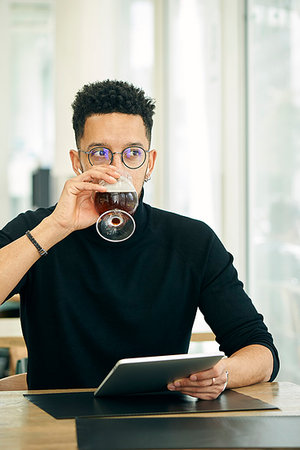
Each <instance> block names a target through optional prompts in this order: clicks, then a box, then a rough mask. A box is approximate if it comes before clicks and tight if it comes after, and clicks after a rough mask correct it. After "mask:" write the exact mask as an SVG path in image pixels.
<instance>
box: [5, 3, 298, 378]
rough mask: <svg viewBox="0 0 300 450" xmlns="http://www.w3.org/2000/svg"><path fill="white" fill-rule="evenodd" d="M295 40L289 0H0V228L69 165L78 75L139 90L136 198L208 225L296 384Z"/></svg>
mask: <svg viewBox="0 0 300 450" xmlns="http://www.w3.org/2000/svg"><path fill="white" fill-rule="evenodd" d="M299 48H300V0H248V1H246V0H57V1H55V0H24V1H22V0H0V52H1V70H0V98H1V102H0V124H1V126H0V142H1V147H0V201H1V214H0V227H1V228H2V227H3V226H4V225H5V224H6V223H7V222H8V221H9V220H11V219H12V218H13V217H15V216H16V215H17V214H19V213H20V212H22V211H24V210H27V209H32V208H36V207H39V206H48V205H50V204H53V203H55V202H56V201H57V200H58V197H59V193H60V191H61V189H62V186H63V184H64V182H65V180H66V179H67V178H69V177H71V176H72V170H71V164H70V162H69V156H68V151H69V150H70V149H71V148H76V146H75V141H74V136H73V130H72V125H71V119H72V110H71V103H72V101H73V99H74V96H75V93H76V92H77V91H78V89H80V88H81V87H82V85H83V84H85V83H88V82H92V81H95V80H103V79H106V78H112V79H122V80H126V81H129V82H132V83H134V84H135V85H137V86H139V87H142V88H143V89H144V90H145V91H146V93H147V94H148V95H149V96H151V97H154V98H155V99H156V115H155V125H154V133H153V142H152V148H156V149H157V150H158V161H157V167H156V173H155V174H154V176H153V177H152V180H151V182H150V183H148V184H147V186H146V188H145V190H146V195H145V198H146V201H147V202H149V203H151V204H152V205H153V206H157V207H161V208H165V209H168V210H171V211H175V212H178V213H180V214H184V215H188V216H191V217H193V218H196V219H201V220H204V221H205V222H206V223H208V224H209V225H210V226H211V227H212V228H213V229H214V230H215V231H216V233H217V234H218V235H219V237H220V238H221V240H222V241H223V242H224V244H225V246H226V248H227V250H228V251H229V252H231V253H232V254H233V255H234V256H235V266H236V268H237V270H238V272H239V276H240V279H241V280H242V281H243V282H244V283H245V288H246V291H247V292H248V294H249V295H250V296H251V298H252V299H253V302H254V304H255V306H256V307H257V309H259V310H260V311H261V312H262V313H263V315H264V317H265V321H266V324H267V325H268V327H269V329H270V331H271V332H272V334H273V336H274V339H275V342H276V344H277V347H278V348H279V351H280V357H281V371H280V375H279V377H278V380H284V381H292V382H296V383H300V370H299V368H300V151H299V145H300V51H299ZM4 306H5V305H4ZM4 306H3V307H2V308H4ZM2 320H3V319H2ZM0 329H1V319H0ZM206 329H207V326H206V324H205V323H203V320H202V318H201V317H200V315H199V317H198V318H197V323H196V324H195V330H206ZM175 332H176V330H175Z"/></svg>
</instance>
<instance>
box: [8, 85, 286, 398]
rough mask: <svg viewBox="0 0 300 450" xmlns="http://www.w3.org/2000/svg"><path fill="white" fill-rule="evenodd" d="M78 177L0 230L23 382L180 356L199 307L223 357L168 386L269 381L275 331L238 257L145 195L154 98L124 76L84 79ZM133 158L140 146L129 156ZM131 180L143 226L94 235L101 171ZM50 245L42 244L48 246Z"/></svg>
mask: <svg viewBox="0 0 300 450" xmlns="http://www.w3.org/2000/svg"><path fill="white" fill-rule="evenodd" d="M73 111H74V113H73V127H74V131H75V137H76V143H77V146H78V150H76V151H75V150H71V151H70V158H71V162H72V166H73V170H74V172H75V174H76V176H75V177H74V178H72V179H70V180H68V181H67V182H66V183H65V186H64V189H63V191H62V194H61V197H60V199H59V201H58V203H57V205H56V206H55V207H51V208H42V209H39V210H37V211H35V212H33V211H28V212H26V213H25V214H21V215H19V216H18V217H17V218H16V219H14V220H13V221H11V222H10V223H9V224H8V225H7V226H6V227H5V228H4V229H3V230H2V231H1V232H0V247H2V248H1V250H0V300H1V301H4V300H5V299H6V298H9V297H10V296H11V295H12V294H14V293H16V292H19V293H20V295H21V322H22V327H23V333H24V337H25V340H26V344H27V348H28V376H27V380H28V386H29V388H31V389H38V388H80V387H96V386H97V385H99V383H100V381H101V380H102V379H103V378H104V377H105V376H106V375H107V373H108V372H109V370H110V369H111V368H112V367H113V365H114V364H115V363H116V361H117V360H119V359H120V358H126V357H135V356H151V355H163V354H177V353H185V352H187V350H188V346H189V340H190V335H191V329H192V325H193V321H194V317H195V314H196V310H197V308H198V307H199V308H200V310H201V311H202V313H203V314H204V317H205V319H206V321H207V323H208V324H209V325H210V326H211V328H212V330H213V331H214V333H215V334H216V339H217V341H218V342H219V344H220V350H222V351H224V352H225V354H226V355H227V356H228V358H224V359H222V360H221V361H219V362H218V364H216V365H215V367H213V368H212V369H210V370H206V371H203V372H199V373H196V374H192V375H191V376H190V377H189V378H185V379H182V380H176V381H175V382H174V383H171V384H170V385H168V389H169V390H171V391H172V390H173V391H174V390H177V391H181V392H183V393H186V394H190V395H192V396H195V397H197V398H201V399H214V398H217V397H218V396H219V395H220V394H221V393H222V391H223V390H224V388H225V387H226V383H227V381H228V385H227V386H228V387H232V388H233V387H238V386H244V385H248V384H253V383H257V382H261V381H268V380H273V379H274V378H275V376H276V374H277V372H278V367H279V361H278V355H277V351H276V348H275V347H274V345H273V341H272V337H271V335H270V334H269V333H268V331H267V328H266V326H265V325H264V323H263V319H262V316H261V315H260V314H258V313H257V311H256V310H255V308H254V306H253V304H252V302H251V300H250V299H249V298H248V297H247V295H246V294H245V292H244V290H243V287H242V283H241V282H240V281H238V279H237V273H236V271H235V269H234V267H233V265H232V257H231V255H230V254H228V253H227V252H226V250H225V249H224V247H223V245H222V244H221V242H220V241H219V239H218V238H217V237H216V235H215V234H214V233H213V231H212V230H211V229H210V228H209V227H208V226H207V225H205V224H204V223H202V222H199V221H196V220H193V219H189V218H186V217H183V216H179V215H176V214H173V213H169V212H166V211H162V210H158V209H156V208H151V207H150V206H149V205H146V204H144V203H143V184H144V181H146V180H147V179H148V178H149V177H150V176H151V173H152V171H153V169H154V165H155V160H156V151H155V150H150V142H151V129H152V116H153V113H154V103H153V101H152V100H151V99H148V98H147V97H145V95H144V92H143V91H142V90H140V89H137V88H135V87H134V86H132V85H129V84H128V83H125V82H119V81H110V80H107V81H104V82H99V83H93V84H90V85H86V86H84V87H83V88H82V90H81V91H79V92H78V93H77V96H76V98H75V101H74V103H73ZM131 155H138V157H137V160H135V163H134V164H133V165H132V164H131V162H130V158H131ZM120 173H127V174H129V175H130V176H131V177H132V180H133V184H134V186H135V189H136V191H137V193H138V195H139V206H138V208H137V210H136V212H135V214H134V218H135V221H136V231H135V233H134V234H133V236H132V237H131V238H129V239H128V240H126V241H124V242H120V243H111V242H107V241H105V240H104V239H102V238H101V237H99V235H98V234H97V232H96V229H95V222H96V221H97V218H98V214H97V212H96V210H95V207H94V197H95V193H96V192H104V191H105V188H104V187H103V186H102V185H101V184H99V182H100V181H101V180H104V181H105V182H107V183H111V184H113V183H115V182H116V181H117V180H118V178H119V177H120ZM45 252H47V253H45Z"/></svg>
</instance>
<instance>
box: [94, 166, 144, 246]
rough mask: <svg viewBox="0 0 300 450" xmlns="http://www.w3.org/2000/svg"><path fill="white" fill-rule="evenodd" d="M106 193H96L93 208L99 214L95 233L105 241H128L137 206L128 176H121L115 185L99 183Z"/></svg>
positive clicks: (131, 233)
mask: <svg viewBox="0 0 300 450" xmlns="http://www.w3.org/2000/svg"><path fill="white" fill-rule="evenodd" d="M100 183H101V184H102V185H103V186H105V187H106V188H107V191H106V192H97V193H96V195H95V208H96V210H97V212H98V213H99V218H98V220H97V222H96V230H97V233H98V234H99V235H100V236H101V237H102V238H103V239H106V240H107V241H110V242H122V241H125V240H126V239H129V238H130V237H131V236H132V235H133V233H134V231H135V228H136V225H135V221H134V219H133V217H132V214H133V213H134V212H135V210H136V208H137V206H138V195H137V192H136V190H135V188H134V186H133V184H132V180H131V177H130V176H129V175H121V176H120V178H119V179H118V180H117V182H116V183H114V184H110V183H106V182H105V181H101V182H100Z"/></svg>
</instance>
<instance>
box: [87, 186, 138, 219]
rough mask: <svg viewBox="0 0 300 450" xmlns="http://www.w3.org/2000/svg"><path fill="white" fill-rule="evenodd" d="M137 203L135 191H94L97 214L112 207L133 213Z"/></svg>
mask: <svg viewBox="0 0 300 450" xmlns="http://www.w3.org/2000/svg"><path fill="white" fill-rule="evenodd" d="M137 204H138V198H137V193H136V192H135V191H133V192H96V195H95V208H96V210H97V212H98V213H99V215H100V216H101V214H103V213H104V212H106V211H111V210H113V209H121V210H123V211H126V212H128V213H129V214H133V213H134V211H135V210H136V207H137Z"/></svg>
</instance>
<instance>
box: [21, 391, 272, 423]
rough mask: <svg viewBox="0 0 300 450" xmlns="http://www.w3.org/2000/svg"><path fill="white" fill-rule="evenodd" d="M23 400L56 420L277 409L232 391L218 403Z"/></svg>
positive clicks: (165, 397) (86, 395)
mask: <svg viewBox="0 0 300 450" xmlns="http://www.w3.org/2000/svg"><path fill="white" fill-rule="evenodd" d="M24 397H26V398H27V399H28V400H29V401H31V402H32V403H34V404H35V405H37V406H38V407H39V408H41V409H43V410H44V411H46V412H47V413H48V414H50V415H51V416H53V417H55V418H56V419H70V418H74V417H79V416H83V417H86V416H91V417H93V416H101V417H111V416H128V415H148V414H182V413H196V412H217V411H247V410H257V409H278V408H277V407H276V406H274V405H270V404H269V403H265V402H262V401H261V400H258V399H256V398H252V397H249V396H247V395H243V394H239V393H237V392H234V391H230V390H228V391H225V392H223V394H222V395H221V396H220V397H219V398H217V399H216V400H209V401H206V400H197V399H194V398H192V397H189V396H186V395H182V394H178V393H176V392H175V393H172V392H166V393H161V394H144V395H142V394H140V395H128V396H124V397H105V398H95V397H94V393H93V392H71V393H59V394H24Z"/></svg>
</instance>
